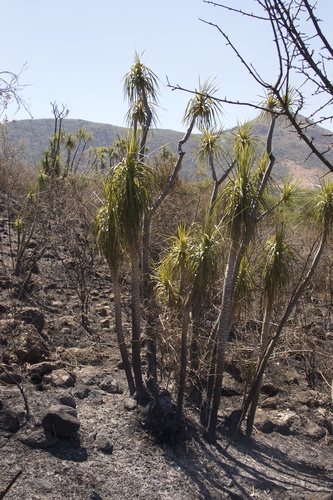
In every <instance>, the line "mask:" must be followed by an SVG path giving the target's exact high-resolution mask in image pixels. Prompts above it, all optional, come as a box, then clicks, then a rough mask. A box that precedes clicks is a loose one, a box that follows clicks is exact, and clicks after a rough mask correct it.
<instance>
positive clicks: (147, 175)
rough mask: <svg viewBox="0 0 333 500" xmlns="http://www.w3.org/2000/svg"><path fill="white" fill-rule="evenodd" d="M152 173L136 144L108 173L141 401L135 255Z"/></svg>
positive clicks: (137, 269) (136, 378)
mask: <svg viewBox="0 0 333 500" xmlns="http://www.w3.org/2000/svg"><path fill="white" fill-rule="evenodd" d="M152 178H153V173H152V170H151V168H150V167H148V166H147V165H145V164H144V163H142V162H141V161H139V160H138V145H137V143H136V142H135V141H134V140H132V141H131V142H129V143H128V151H127V155H126V156H125V157H124V158H123V160H122V161H121V162H120V163H119V164H118V165H117V166H116V167H114V168H113V169H112V170H111V172H110V180H109V196H110V200H112V206H113V207H114V209H115V211H116V214H117V219H116V220H117V224H119V233H120V237H121V241H122V242H123V245H124V247H125V248H126V251H127V252H128V254H129V257H130V261H131V272H132V277H131V287H132V288H131V292H132V358H133V371H134V378H135V385H136V393H137V394H136V396H137V398H138V400H141V399H142V398H143V397H144V395H145V391H144V387H143V381H142V371H141V354H140V350H141V345H140V344H141V298H140V284H141V277H140V265H139V253H140V248H141V234H142V223H143V217H144V214H145V213H147V211H148V210H149V207H150V205H151V196H152Z"/></svg>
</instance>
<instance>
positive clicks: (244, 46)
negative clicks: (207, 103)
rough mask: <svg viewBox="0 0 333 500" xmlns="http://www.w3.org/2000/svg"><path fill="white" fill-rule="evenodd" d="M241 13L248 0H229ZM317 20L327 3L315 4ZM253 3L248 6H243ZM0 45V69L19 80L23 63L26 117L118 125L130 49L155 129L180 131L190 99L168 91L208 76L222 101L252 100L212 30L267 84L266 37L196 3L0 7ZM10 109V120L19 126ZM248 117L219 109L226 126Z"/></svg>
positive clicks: (254, 92) (255, 93)
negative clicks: (146, 71) (58, 115)
mask: <svg viewBox="0 0 333 500" xmlns="http://www.w3.org/2000/svg"><path fill="white" fill-rule="evenodd" d="M228 3H229V5H233V6H236V4H237V6H239V7H244V8H245V7H246V6H249V0H233V1H230V0H229V1H228ZM318 3H319V4H321V8H323V9H324V13H325V16H326V15H328V14H329V15H330V18H331V17H332V15H333V3H332V1H331V0H318ZM252 5H253V2H251V6H252ZM0 6H1V14H2V19H3V20H5V22H3V23H2V26H1V32H2V40H3V41H4V40H6V43H5V45H4V47H5V48H4V49H3V50H2V54H1V65H2V67H1V68H0V70H2V71H3V70H9V71H13V72H15V73H18V72H19V71H20V70H21V68H22V67H23V66H24V65H25V64H26V69H25V70H24V72H23V73H22V75H21V83H22V84H25V85H26V87H25V89H24V91H23V94H22V97H23V98H24V99H25V100H26V101H27V102H28V104H29V106H30V110H31V113H32V115H33V117H34V118H52V113H51V105H50V102H57V103H58V104H65V105H66V106H67V107H68V109H69V111H70V114H69V118H81V119H83V120H91V121H95V122H101V123H110V124H113V125H118V126H123V125H125V121H124V120H125V115H126V111H127V103H126V102H125V101H124V98H123V85H122V78H123V76H124V74H125V73H126V71H127V70H128V69H129V68H130V66H131V65H132V63H133V57H134V53H135V51H137V52H138V53H139V54H141V53H143V55H142V61H143V62H144V63H145V64H147V66H149V67H150V68H151V69H152V71H154V73H155V74H156V75H157V76H158V77H159V79H160V106H161V107H160V109H159V119H160V127H162V128H169V129H174V130H183V125H182V118H183V114H184V111H185V107H186V104H187V102H188V99H189V97H190V96H189V95H188V94H186V93H183V92H181V91H172V90H171V89H170V88H168V87H167V85H166V83H167V79H166V77H168V79H169V81H170V82H171V83H172V84H179V85H180V86H182V87H186V88H190V89H194V88H196V87H198V82H199V78H200V79H201V81H204V80H206V79H207V78H211V79H215V84H216V86H217V87H218V88H219V91H218V93H217V95H218V96H220V97H228V98H230V99H234V100H237V99H239V100H241V101H242V100H247V101H251V102H258V101H259V100H260V97H261V96H262V91H261V89H260V87H258V86H257V85H255V84H254V82H253V81H252V80H251V79H250V77H248V75H247V74H246V71H245V69H244V68H243V67H242V65H241V64H240V63H239V61H237V60H236V58H235V56H234V55H233V53H232V52H231V50H230V48H229V47H227V46H226V44H225V42H224V40H223V38H222V36H221V34H220V33H219V32H218V30H217V29H216V28H214V27H212V26H209V25H208V24H206V23H204V22H202V21H200V18H201V19H204V20H206V21H209V22H212V23H216V24H218V25H219V26H221V27H222V28H223V29H224V30H225V31H227V32H228V33H229V34H230V36H231V37H232V39H233V40H235V41H236V42H237V44H238V47H239V48H240V49H241V50H242V52H243V53H244V55H245V56H246V57H247V58H248V59H249V60H250V61H251V62H252V63H253V64H254V65H255V66H256V67H257V68H258V70H260V71H262V72H263V73H264V74H265V76H266V77H267V79H268V80H269V79H270V78H272V81H273V80H274V76H275V73H274V62H275V61H274V58H272V53H273V48H272V44H271V38H272V36H271V34H270V32H269V31H267V30H266V29H265V27H264V26H263V24H262V23H259V22H251V23H249V20H248V19H244V18H241V17H240V16H237V15H235V14H232V13H229V12H226V11H224V10H223V9H220V8H218V7H214V6H213V5H211V4H209V3H205V2H204V1H203V0H161V1H158V0H140V1H139V0H95V1H94V2H92V1H88V0H57V1H56V2H51V1H50V0H11V1H10V2H9V1H5V0H0ZM15 111H16V109H15V107H14V106H11V107H10V108H9V110H8V112H7V117H8V119H25V118H29V115H28V114H27V113H26V112H25V111H24V110H21V111H19V112H18V113H16V114H15ZM253 117H254V112H253V111H251V110H250V109H249V108H244V107H241V106H224V116H223V117H222V124H223V126H224V127H226V128H228V127H231V126H234V125H236V124H237V122H238V121H244V120H246V119H251V118H253Z"/></svg>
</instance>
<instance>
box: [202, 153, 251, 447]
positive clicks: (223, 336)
mask: <svg viewBox="0 0 333 500" xmlns="http://www.w3.org/2000/svg"><path fill="white" fill-rule="evenodd" d="M253 167H254V155H253V151H252V150H251V148H249V147H246V148H244V150H243V151H239V153H238V158H237V167H236V168H237V171H236V172H235V176H234V178H232V179H230V181H229V182H228V183H227V185H226V187H225V189H224V190H223V192H222V194H221V203H222V210H223V214H224V216H223V222H224V224H225V227H226V229H227V231H228V236H229V240H230V247H229V255H228V261H227V266H226V270H225V275H224V286H223V294H222V304H221V310H220V316H219V327H218V335H217V354H216V369H215V380H214V391H213V397H212V401H208V405H209V406H210V411H209V419H208V425H207V427H206V437H207V439H208V440H209V441H214V440H215V430H216V425H217V413H218V409H219V404H220V399H221V389H222V380H223V370H224V360H225V352H226V346H227V340H228V336H229V318H230V308H231V301H232V297H233V293H234V288H235V283H236V278H237V275H238V270H239V266H240V262H241V258H240V255H242V254H243V252H244V250H245V248H246V245H247V244H248V243H249V242H250V240H251V238H252V236H253V232H254V227H255V217H254V213H253V200H254V199H255V198H256V197H257V190H256V186H255V185H254V182H253V180H254V176H253Z"/></svg>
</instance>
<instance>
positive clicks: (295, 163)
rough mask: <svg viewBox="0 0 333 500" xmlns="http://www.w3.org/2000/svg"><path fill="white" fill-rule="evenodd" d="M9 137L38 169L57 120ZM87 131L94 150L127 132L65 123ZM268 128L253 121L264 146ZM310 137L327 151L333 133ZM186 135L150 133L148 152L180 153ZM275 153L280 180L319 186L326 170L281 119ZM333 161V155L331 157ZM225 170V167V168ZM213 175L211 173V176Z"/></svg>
mask: <svg viewBox="0 0 333 500" xmlns="http://www.w3.org/2000/svg"><path fill="white" fill-rule="evenodd" d="M4 126H5V127H6V128H7V130H8V134H9V137H10V139H11V140H12V141H14V142H15V143H20V144H21V145H22V146H23V148H24V152H25V157H26V160H27V162H29V163H30V164H33V165H38V163H39V161H40V158H41V155H42V153H43V151H44V150H45V149H46V148H47V147H48V144H49V138H51V137H52V135H53V128H54V120H53V119H33V120H13V121H12V122H8V123H6V124H5V125H4ZM80 127H84V128H85V129H86V130H87V131H88V132H90V133H91V134H92V135H93V138H94V139H93V142H92V143H91V144H90V145H91V146H111V145H112V144H113V142H114V141H115V140H116V139H117V138H118V137H124V136H125V135H126V128H124V127H117V126H115V125H109V124H102V123H95V122H90V121H85V120H79V119H65V120H64V122H63V130H64V131H65V132H70V133H75V132H76V131H77V130H78V128H80ZM234 131H235V129H232V130H229V131H226V132H225V140H226V144H228V142H229V141H230V139H231V137H232V133H233V132H234ZM266 131H267V124H266V123H265V122H263V121H258V120H254V121H253V134H254V135H255V137H256V138H257V139H258V143H259V144H260V143H262V144H264V141H265V135H266ZM309 133H310V134H311V137H314V139H315V140H316V141H317V142H318V143H319V141H320V144H322V147H323V149H326V148H327V147H328V146H329V144H330V143H331V138H330V133H329V132H328V131H325V130H324V129H322V128H320V127H313V128H312V129H311V130H310V131H309ZM182 136H183V134H182V133H180V132H176V131H173V130H163V129H157V130H154V131H152V132H151V133H150V136H149V141H148V148H149V153H150V154H151V155H154V154H155V153H156V152H157V151H158V150H159V149H160V148H161V147H163V146H164V145H167V146H168V147H169V148H170V149H171V150H172V151H174V152H175V153H177V145H178V141H179V140H180V139H181V138H182ZM198 137H199V136H198V135H197V136H194V137H192V138H191V140H189V141H188V142H187V143H186V144H185V146H184V150H185V151H186V154H185V157H184V161H183V169H182V177H183V178H184V179H185V180H194V179H195V178H196V175H195V174H196V172H197V170H198V167H197V163H196V159H195V157H194V151H195V148H196V145H197V140H196V139H197V138H198ZM274 153H275V156H276V158H277V162H276V166H275V169H274V172H275V175H276V176H277V177H285V176H286V175H292V176H293V177H296V178H299V179H301V180H302V182H303V184H305V185H311V184H313V183H314V182H317V180H318V175H321V174H322V173H323V172H324V170H323V169H322V167H321V166H320V164H319V163H318V160H316V158H315V157H313V156H310V157H309V150H308V148H307V146H306V145H305V144H304V143H303V142H302V141H300V140H299V139H298V137H297V135H296V134H295V132H294V131H293V130H292V129H291V128H290V127H288V126H287V124H286V122H285V121H284V120H283V119H282V118H281V119H280V120H279V121H278V123H277V127H276V131H275V135H274ZM328 154H329V155H330V158H331V159H332V160H333V153H328ZM222 168H224V166H223V165H222ZM207 175H209V173H207Z"/></svg>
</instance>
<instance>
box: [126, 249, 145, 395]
mask: <svg viewBox="0 0 333 500" xmlns="http://www.w3.org/2000/svg"><path fill="white" fill-rule="evenodd" d="M129 251H130V259H131V266H132V276H131V281H132V283H131V291H132V364H133V372H134V379H135V386H136V398H137V400H138V401H139V402H140V401H141V400H142V399H143V398H144V396H145V390H144V387H143V381H142V368H141V298H140V266H139V256H138V252H137V248H136V245H135V244H132V245H131V247H130V250H129Z"/></svg>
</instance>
